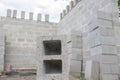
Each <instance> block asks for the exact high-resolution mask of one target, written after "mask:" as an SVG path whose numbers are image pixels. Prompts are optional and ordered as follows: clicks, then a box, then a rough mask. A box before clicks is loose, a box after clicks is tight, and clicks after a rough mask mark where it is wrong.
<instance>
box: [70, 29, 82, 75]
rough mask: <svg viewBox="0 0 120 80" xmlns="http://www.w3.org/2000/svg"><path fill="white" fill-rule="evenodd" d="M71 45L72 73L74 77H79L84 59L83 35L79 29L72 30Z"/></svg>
mask: <svg viewBox="0 0 120 80" xmlns="http://www.w3.org/2000/svg"><path fill="white" fill-rule="evenodd" d="M71 45H72V46H71V60H70V74H71V75H72V76H74V77H79V76H80V72H81V68H82V67H81V63H82V60H83V54H82V35H81V33H80V32H79V31H72V34H71Z"/></svg>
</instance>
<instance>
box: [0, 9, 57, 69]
mask: <svg viewBox="0 0 120 80" xmlns="http://www.w3.org/2000/svg"><path fill="white" fill-rule="evenodd" d="M13 12H14V11H13ZM10 14H11V13H10V10H8V12H7V17H1V21H0V23H2V26H0V27H2V28H3V31H4V33H5V36H6V41H5V43H6V48H5V69H9V68H12V69H36V58H35V57H36V47H37V46H36V39H37V36H40V35H41V36H45V35H55V34H57V28H56V24H55V23H50V22H48V20H47V21H46V22H41V21H40V19H41V18H40V17H38V20H37V21H33V20H32V15H30V19H29V20H26V19H24V17H25V15H24V14H23V12H22V14H21V15H22V17H21V19H18V18H16V14H15V13H13V17H11V15H10Z"/></svg>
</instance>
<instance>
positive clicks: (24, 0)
mask: <svg viewBox="0 0 120 80" xmlns="http://www.w3.org/2000/svg"><path fill="white" fill-rule="evenodd" d="M69 1H71V0H0V16H6V9H17V10H18V17H20V11H26V12H27V13H26V16H27V17H26V18H28V13H29V12H34V14H35V15H34V19H35V18H36V15H37V13H42V14H43V16H44V15H45V14H50V16H51V21H55V22H57V21H58V20H59V14H60V12H61V11H62V10H63V9H65V8H66V5H68V4H69Z"/></svg>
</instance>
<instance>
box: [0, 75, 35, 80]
mask: <svg viewBox="0 0 120 80" xmlns="http://www.w3.org/2000/svg"><path fill="white" fill-rule="evenodd" d="M0 80H36V76H35V75H31V76H14V77H0Z"/></svg>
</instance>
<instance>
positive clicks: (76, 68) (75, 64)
mask: <svg viewBox="0 0 120 80" xmlns="http://www.w3.org/2000/svg"><path fill="white" fill-rule="evenodd" d="M70 72H71V73H72V72H76V73H79V74H80V72H81V61H77V60H71V62H70Z"/></svg>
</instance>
